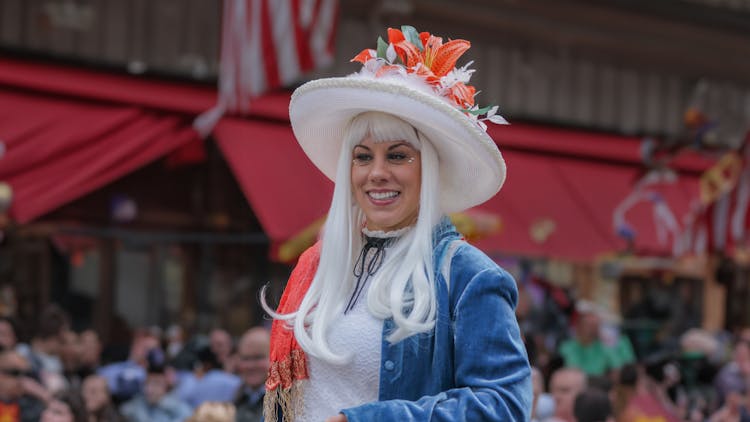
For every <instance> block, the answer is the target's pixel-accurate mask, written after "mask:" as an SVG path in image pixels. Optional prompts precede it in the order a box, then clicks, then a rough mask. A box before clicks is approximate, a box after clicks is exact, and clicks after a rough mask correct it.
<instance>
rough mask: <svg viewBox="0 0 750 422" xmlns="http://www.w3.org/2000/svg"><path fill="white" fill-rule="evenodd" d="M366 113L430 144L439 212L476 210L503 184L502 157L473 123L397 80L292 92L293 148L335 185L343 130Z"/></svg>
mask: <svg viewBox="0 0 750 422" xmlns="http://www.w3.org/2000/svg"><path fill="white" fill-rule="evenodd" d="M368 111H380V112H383V113H389V114H392V115H394V116H396V117H399V118H401V119H403V120H405V121H406V122H408V123H409V124H411V125H412V126H414V127H415V128H416V129H417V130H418V131H419V132H421V133H422V134H423V135H425V136H426V137H427V138H428V139H429V140H430V142H431V143H432V145H433V146H434V147H435V149H436V151H437V154H438V159H439V166H440V170H439V174H440V191H441V197H440V204H441V207H442V209H443V211H445V212H448V213H450V212H457V211H462V210H465V209H467V208H471V207H473V206H475V205H479V204H481V203H483V202H485V201H487V200H488V199H490V198H491V197H493V196H494V195H495V194H496V193H497V192H498V191H499V190H500V188H501V187H502V185H503V183H504V182H505V172H506V170H505V161H504V160H503V157H502V154H501V153H500V150H499V149H498V148H497V145H496V144H495V142H494V141H493V140H492V138H490V137H489V135H487V133H486V132H485V131H484V130H482V129H481V128H480V127H479V126H478V125H477V123H476V122H474V121H471V120H470V119H469V118H467V117H466V116H465V115H464V114H463V113H462V112H461V111H459V110H457V109H456V108H455V107H454V106H452V105H451V104H449V103H447V102H446V101H444V100H442V99H440V98H439V97H437V96H436V95H433V94H430V93H426V92H423V91H421V90H418V89H415V88H413V87H411V86H409V85H406V84H404V83H402V82H400V81H399V80H398V79H395V78H393V79H387V78H379V79H369V78H354V77H342V78H326V79H318V80H314V81H311V82H308V83H306V84H304V85H302V86H301V87H299V88H297V90H295V92H294V94H293V95H292V99H291V102H290V104H289V118H290V121H291V124H292V129H293V131H294V135H295V137H296V138H297V142H299V144H300V146H301V147H302V149H303V150H304V152H305V154H307V156H308V157H309V158H310V160H311V161H312V162H313V164H315V166H317V167H318V169H320V171H321V172H323V174H325V175H326V176H327V177H328V178H329V179H331V180H333V181H334V182H335V181H336V165H337V162H338V157H339V154H340V151H341V146H342V144H343V141H344V135H345V130H346V128H347V126H348V125H349V123H350V121H351V120H352V118H354V117H355V116H357V115H359V114H361V113H364V112H368Z"/></svg>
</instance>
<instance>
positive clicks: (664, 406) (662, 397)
mask: <svg viewBox="0 0 750 422" xmlns="http://www.w3.org/2000/svg"><path fill="white" fill-rule="evenodd" d="M671 365H673V364H672V363H671V362H670V361H669V360H668V359H666V358H664V357H662V356H659V355H656V356H654V357H651V358H648V359H645V362H644V365H643V369H642V370H640V371H639V372H638V378H637V381H636V390H635V394H633V396H632V397H631V398H630V400H629V401H628V404H627V406H626V408H625V410H624V412H623V415H622V422H639V421H642V420H655V421H663V422H677V421H678V420H680V419H679V417H678V412H677V408H676V406H675V405H674V403H672V402H671V401H670V400H669V396H668V395H667V391H666V387H667V385H669V383H671V382H673V378H672V377H673V375H671V373H672V372H673V370H672V369H670V368H673V366H671Z"/></svg>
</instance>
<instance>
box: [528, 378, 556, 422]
mask: <svg viewBox="0 0 750 422" xmlns="http://www.w3.org/2000/svg"><path fill="white" fill-rule="evenodd" d="M531 387H532V391H533V393H534V398H533V400H532V402H531V422H537V421H541V420H545V419H547V418H549V417H550V416H552V413H553V412H554V411H555V401H554V399H553V398H552V396H551V395H549V394H547V393H546V392H545V391H544V377H543V376H542V373H541V372H540V371H539V369H538V368H536V367H532V368H531Z"/></svg>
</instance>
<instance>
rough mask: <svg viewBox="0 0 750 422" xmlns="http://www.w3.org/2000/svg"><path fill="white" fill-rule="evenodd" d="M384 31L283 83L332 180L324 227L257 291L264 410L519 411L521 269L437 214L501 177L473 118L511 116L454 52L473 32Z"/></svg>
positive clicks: (302, 413) (498, 414)
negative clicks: (448, 37) (337, 60)
mask: <svg viewBox="0 0 750 422" xmlns="http://www.w3.org/2000/svg"><path fill="white" fill-rule="evenodd" d="M389 41H390V43H385V41H383V40H380V41H379V46H378V51H375V50H371V51H370V50H365V51H364V52H362V53H361V54H360V55H358V56H357V57H356V58H355V60H356V61H360V62H362V63H363V64H364V68H363V70H362V71H361V72H360V73H358V74H356V75H353V76H349V77H346V78H329V79H321V80H317V81H312V82H309V83H307V84H305V85H303V86H301V87H300V88H298V89H297V91H295V93H294V95H293V96H292V101H291V103H290V108H289V115H290V120H291V123H292V128H293V130H294V133H295V136H296V138H297V141H298V142H299V144H300V146H301V147H302V149H303V150H304V151H305V153H306V154H307V156H308V157H309V158H310V160H311V161H312V162H313V164H315V165H316V166H317V167H318V168H319V169H320V170H321V171H322V172H323V173H324V174H326V175H327V176H328V177H329V178H331V179H332V180H333V181H334V182H335V186H334V192H333V199H332V201H331V207H330V209H329V212H328V218H327V221H326V223H325V227H324V228H323V231H322V238H321V241H320V242H319V243H318V244H316V245H315V246H313V247H312V248H310V249H309V250H308V251H306V252H305V253H304V254H303V255H302V256H301V257H300V260H299V262H298V264H297V266H296V268H295V269H294V271H293V272H292V275H291V277H290V279H289V282H288V283H287V287H286V289H285V291H284V295H283V296H282V299H281V304H280V306H279V308H278V309H277V310H276V311H274V310H272V309H270V308H269V307H268V306H267V304H265V302H264V303H263V304H264V307H265V308H266V310H267V311H268V312H269V314H271V315H272V316H273V317H274V319H275V321H274V323H273V328H272V334H271V356H270V357H271V368H270V371H269V377H268V380H267V381H266V396H265V403H264V408H265V409H264V412H265V418H266V420H270V421H276V420H278V419H279V417H281V420H283V421H285V422H286V421H316V422H319V421H327V422H339V421H341V422H344V421H373V420H388V421H391V420H394V421H395V420H397V421H433V420H434V421H458V420H471V421H484V420H487V421H507V420H513V421H521V420H528V418H529V415H530V406H531V382H530V374H531V371H530V368H529V364H528V359H527V357H526V352H525V349H524V346H523V342H522V341H521V335H520V331H519V328H518V323H517V322H516V319H515V314H514V309H515V307H516V303H517V298H518V292H517V289H516V285H515V282H514V281H513V279H512V278H511V277H510V275H509V274H508V273H507V272H505V271H504V270H502V269H501V268H500V267H498V266H497V264H495V263H494V262H493V261H492V260H490V259H489V258H488V257H487V256H486V255H484V254H483V253H482V252H480V251H479V250H478V249H476V248H474V247H473V246H471V245H469V244H467V243H466V242H464V241H463V240H462V239H461V237H460V236H459V234H458V233H457V232H456V229H455V227H454V226H453V225H452V224H451V223H450V220H449V219H448V218H447V217H446V214H447V213H450V212H455V211H461V210H464V209H466V208H469V207H472V206H474V205H477V204H480V203H482V202H484V201H486V200H487V199H489V198H490V197H492V196H493V195H495V194H496V193H497V192H498V190H499V189H500V187H501V186H502V184H503V181H504V180H505V162H504V161H503V158H502V155H501V154H500V151H499V150H498V149H497V146H496V145H495V143H494V141H493V140H492V139H491V138H490V137H489V136H487V134H486V132H485V131H484V129H485V127H486V126H485V124H484V123H483V122H482V120H489V121H494V122H504V120H503V119H502V118H501V117H500V116H498V115H496V114H495V111H496V110H497V108H496V107H494V108H493V107H488V108H484V109H480V108H479V107H478V106H476V105H475V104H474V98H473V95H474V92H475V90H474V88H473V87H471V86H470V85H467V84H466V83H467V82H468V80H469V76H470V75H471V72H472V71H470V70H468V69H467V68H466V67H463V68H460V69H456V68H455V63H456V60H457V59H458V57H459V56H460V55H461V54H462V53H463V52H464V51H466V49H468V46H469V44H468V42H467V41H464V40H453V41H449V42H447V43H445V44H443V42H442V39H441V38H439V37H435V36H432V35H430V34H428V33H424V32H423V33H421V34H420V33H417V32H416V30H414V28H411V27H403V28H402V31H399V30H394V29H389ZM483 113H487V114H488V117H486V118H485V119H479V118H478V116H479V115H480V114H483ZM290 326H291V327H293V329H291V330H290V329H289V327H290Z"/></svg>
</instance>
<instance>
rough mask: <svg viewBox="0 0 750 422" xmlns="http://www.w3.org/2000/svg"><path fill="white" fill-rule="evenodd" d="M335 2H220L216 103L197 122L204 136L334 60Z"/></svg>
mask: <svg viewBox="0 0 750 422" xmlns="http://www.w3.org/2000/svg"><path fill="white" fill-rule="evenodd" d="M337 16H338V0H224V13H223V20H222V40H221V59H220V60H221V61H220V68H219V99H218V104H217V105H216V107H214V108H213V109H211V110H209V111H207V112H205V113H203V114H202V115H201V116H199V117H198V118H197V119H196V121H195V127H196V129H197V130H198V131H199V132H200V133H201V134H203V135H207V134H208V133H210V132H211V130H212V129H213V127H214V125H215V124H216V122H218V120H219V119H220V118H221V116H222V115H223V114H224V113H237V114H246V113H247V112H248V111H249V108H250V101H251V100H252V99H253V98H254V97H256V96H258V95H260V94H262V93H264V92H266V91H268V90H271V89H274V88H278V87H282V86H287V85H290V84H292V83H294V82H296V81H297V80H298V79H300V77H301V76H302V75H303V74H304V73H305V72H308V71H310V70H313V69H316V68H318V67H321V66H324V65H327V64H329V63H331V62H332V61H333V56H334V51H333V44H334V37H335V32H336V22H337Z"/></svg>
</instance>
